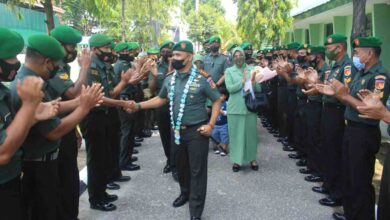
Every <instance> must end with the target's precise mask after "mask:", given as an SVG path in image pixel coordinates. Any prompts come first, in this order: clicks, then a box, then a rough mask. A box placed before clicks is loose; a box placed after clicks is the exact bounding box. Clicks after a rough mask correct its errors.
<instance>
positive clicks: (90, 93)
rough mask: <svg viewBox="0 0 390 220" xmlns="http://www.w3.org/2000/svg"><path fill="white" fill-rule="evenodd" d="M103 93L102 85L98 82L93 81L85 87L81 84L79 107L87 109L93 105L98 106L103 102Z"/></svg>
mask: <svg viewBox="0 0 390 220" xmlns="http://www.w3.org/2000/svg"><path fill="white" fill-rule="evenodd" d="M103 95H104V93H103V87H102V85H101V84H100V83H93V84H92V86H87V87H85V86H84V85H83V86H82V88H81V94H80V107H82V108H84V109H85V110H88V111H89V110H90V109H92V108H93V107H95V106H99V105H100V104H101V103H103V100H102V98H103Z"/></svg>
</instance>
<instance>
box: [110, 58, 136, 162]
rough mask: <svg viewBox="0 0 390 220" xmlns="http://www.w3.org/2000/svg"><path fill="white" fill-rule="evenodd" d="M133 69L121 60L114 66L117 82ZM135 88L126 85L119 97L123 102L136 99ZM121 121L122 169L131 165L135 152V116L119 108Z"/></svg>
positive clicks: (128, 63)
mask: <svg viewBox="0 0 390 220" xmlns="http://www.w3.org/2000/svg"><path fill="white" fill-rule="evenodd" d="M130 67H131V63H130V62H128V61H125V60H121V59H119V60H118V61H117V62H116V63H115V64H114V72H115V75H116V77H117V79H116V81H117V82H119V81H120V78H121V73H122V71H124V72H126V71H127V70H128V69H129V68H130ZM134 93H135V88H134V86H133V85H126V86H125V88H124V89H123V90H122V91H121V93H120V95H119V97H120V99H121V100H131V99H134ZM118 112H119V119H120V121H121V139H120V146H121V148H120V153H119V155H120V156H119V165H120V168H122V169H123V168H125V167H126V165H128V164H130V163H131V155H132V154H133V150H134V137H135V136H134V125H135V117H134V114H129V113H127V112H126V111H124V110H123V109H121V108H119V109H118Z"/></svg>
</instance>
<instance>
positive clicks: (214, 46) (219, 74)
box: [203, 36, 228, 86]
mask: <svg viewBox="0 0 390 220" xmlns="http://www.w3.org/2000/svg"><path fill="white" fill-rule="evenodd" d="M209 44H210V50H211V51H210V53H209V54H207V55H205V56H204V59H203V63H204V70H205V71H206V72H207V73H209V74H210V75H211V78H212V79H213V81H214V82H216V84H217V86H222V85H223V84H224V81H225V77H224V72H225V70H226V68H228V59H227V57H226V56H225V55H223V54H221V53H219V49H220V47H221V38H220V37H219V36H212V37H211V38H210V40H209Z"/></svg>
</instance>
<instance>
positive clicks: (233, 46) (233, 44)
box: [226, 43, 238, 51]
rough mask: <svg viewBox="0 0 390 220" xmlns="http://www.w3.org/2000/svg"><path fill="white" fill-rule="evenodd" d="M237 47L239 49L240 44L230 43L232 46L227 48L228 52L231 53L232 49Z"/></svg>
mask: <svg viewBox="0 0 390 220" xmlns="http://www.w3.org/2000/svg"><path fill="white" fill-rule="evenodd" d="M235 47H238V44H235V43H230V44H229V45H228V46H227V48H226V50H227V51H230V50H231V49H233V48H235Z"/></svg>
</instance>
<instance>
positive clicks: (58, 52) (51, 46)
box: [27, 34, 65, 60]
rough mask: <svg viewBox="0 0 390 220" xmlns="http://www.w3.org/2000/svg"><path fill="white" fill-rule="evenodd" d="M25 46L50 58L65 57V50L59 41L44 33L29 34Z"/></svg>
mask: <svg viewBox="0 0 390 220" xmlns="http://www.w3.org/2000/svg"><path fill="white" fill-rule="evenodd" d="M27 47H28V48H31V49H34V50H36V51H38V52H39V53H40V54H42V55H43V56H45V57H47V58H50V59H52V60H61V59H62V58H64V57H65V50H64V48H63V47H62V46H61V44H60V42H59V41H57V40H56V39H55V38H54V37H52V36H49V35H46V34H34V35H31V36H30V37H29V38H28V39H27Z"/></svg>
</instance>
